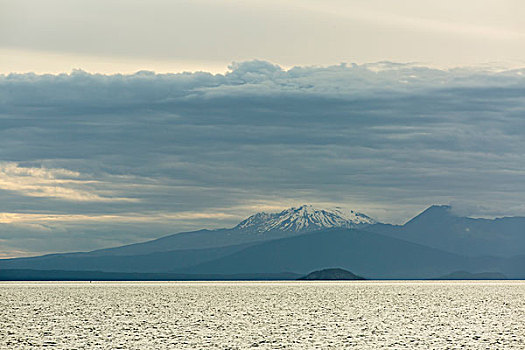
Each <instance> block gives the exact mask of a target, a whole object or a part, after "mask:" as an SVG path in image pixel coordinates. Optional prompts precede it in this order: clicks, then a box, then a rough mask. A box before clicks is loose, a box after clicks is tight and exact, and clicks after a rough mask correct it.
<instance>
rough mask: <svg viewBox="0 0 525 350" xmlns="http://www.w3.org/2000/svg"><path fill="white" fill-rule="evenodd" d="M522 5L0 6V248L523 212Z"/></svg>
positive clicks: (15, 251)
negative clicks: (354, 218)
mask: <svg viewBox="0 0 525 350" xmlns="http://www.w3.org/2000/svg"><path fill="white" fill-rule="evenodd" d="M523 10H525V4H523V2H521V1H501V0H500V1H479V0H478V1H470V0H465V1H461V2H457V1H455V2H452V1H441V2H439V3H437V2H434V1H432V2H431V1H421V0H419V1H409V0H404V1H395V2H394V1H309V0H302V1H293V0H292V1H287V2H282V1H280V2H277V1H272V0H266V1H242V2H241V1H220V0H215V1H201V0H195V1H158V0H154V1H148V2H142V1H103V2H102V1H98V0H95V1H54V0H51V1H46V2H41V1H25V0H18V1H4V0H0V257H14V256H29V255H36V254H43V253H50V252H65V251H86V250H92V249H97V248H103V247H110V246H116V245H121V244H126V243H132V242H139V241H145V240H148V239H153V238H157V237H160V236H163V235H166V234H170V233H175V232H181V231H187V230H193V229H201V228H219V227H231V226H234V225H235V224H236V223H237V222H239V221H240V220H241V219H243V218H244V217H246V216H249V215H251V214H253V213H254V212H257V211H261V210H265V211H277V210H281V209H284V208H287V207H290V206H298V205H301V204H305V203H310V204H315V205H318V206H336V205H339V206H344V207H347V208H351V209H354V210H358V211H361V212H364V213H366V214H368V215H370V216H372V217H374V218H376V219H378V220H380V221H383V222H390V223H403V222H405V221H406V220H408V219H409V218H411V217H413V216H414V215H416V214H417V213H418V212H420V211H422V210H423V209H425V207H427V206H429V205H431V204H451V205H452V207H453V208H454V210H456V212H457V213H458V214H461V215H469V216H474V217H498V216H512V215H521V216H525V204H524V203H523V198H525V181H523V179H524V175H525V155H523V149H525V138H524V137H523V134H524V132H525V118H524V111H525V99H524V98H523V96H525V22H523V21H522V20H521V18H522V17H523V16H522V15H523V13H524V11H523Z"/></svg>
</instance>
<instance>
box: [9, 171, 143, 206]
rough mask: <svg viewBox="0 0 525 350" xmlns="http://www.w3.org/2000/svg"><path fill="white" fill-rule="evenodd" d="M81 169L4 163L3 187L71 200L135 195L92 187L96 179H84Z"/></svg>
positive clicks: (28, 195) (32, 195)
mask: <svg viewBox="0 0 525 350" xmlns="http://www.w3.org/2000/svg"><path fill="white" fill-rule="evenodd" d="M80 176H81V174H80V173H79V172H76V171H71V170H67V169H46V168H42V167H39V168H35V167H20V166H18V164H17V163H13V162H8V163H0V190H4V191H14V192H18V193H20V194H21V195H23V196H27V197H45V198H58V199H63V200H68V201H89V202H115V201H134V200H135V199H133V198H122V197H103V196H101V195H99V194H97V193H94V192H92V191H89V190H82V189H78V188H77V187H88V186H89V185H90V184H96V182H97V181H94V180H80V179H78V178H79V177H80Z"/></svg>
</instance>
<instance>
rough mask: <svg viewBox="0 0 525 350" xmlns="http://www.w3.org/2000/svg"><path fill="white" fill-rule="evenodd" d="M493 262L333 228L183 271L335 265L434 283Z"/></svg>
mask: <svg viewBox="0 0 525 350" xmlns="http://www.w3.org/2000/svg"><path fill="white" fill-rule="evenodd" d="M491 263H492V260H490V259H489V260H487V261H484V260H482V259H477V260H473V259H469V258H466V257H462V256H459V255H456V254H452V253H447V252H444V251H440V250H437V249H433V248H429V247H425V246H422V245H419V244H415V243H411V242H407V241H403V240H399V239H395V238H391V237H386V236H383V235H379V234H376V233H371V232H363V231H358V230H349V229H332V230H325V231H320V232H314V233H311V234H305V235H300V236H295V237H289V238H283V239H279V240H274V241H270V242H264V243H260V244H257V245H255V246H251V247H248V248H245V249H243V250H242V251H239V252H236V253H233V254H232V255H229V256H225V257H222V258H219V259H217V260H214V261H211V262H208V263H204V264H200V265H198V266H196V267H193V268H188V269H185V270H184V271H185V272H187V273H189V272H191V273H247V272H250V273H274V272H284V271H290V272H295V273H308V272H310V271H312V270H318V269H321V268H327V267H334V266H336V267H340V268H343V269H348V270H350V271H352V272H354V273H356V274H358V275H360V276H363V277H365V278H431V277H436V276H440V275H443V274H445V273H450V272H451V271H457V270H469V271H473V272H476V271H483V270H484V271H486V270H487V266H486V265H490V264H491Z"/></svg>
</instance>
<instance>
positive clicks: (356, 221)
mask: <svg viewBox="0 0 525 350" xmlns="http://www.w3.org/2000/svg"><path fill="white" fill-rule="evenodd" d="M374 223H376V221H375V220H374V219H372V218H370V217H368V216H367V215H365V214H362V213H358V212H355V211H353V210H345V209H343V208H340V207H335V208H331V209H321V208H316V207H313V206H311V205H302V206H300V207H298V208H289V209H286V210H283V211H282V212H280V213H265V212H261V213H257V214H255V215H252V216H250V217H249V218H247V219H246V220H244V221H242V222H241V223H240V224H239V225H237V226H236V227H235V229H248V230H250V231H254V232H257V233H263V232H268V231H277V230H278V231H291V232H299V231H315V230H320V229H324V228H334V227H346V228H356V227H361V226H366V225H371V224H374Z"/></svg>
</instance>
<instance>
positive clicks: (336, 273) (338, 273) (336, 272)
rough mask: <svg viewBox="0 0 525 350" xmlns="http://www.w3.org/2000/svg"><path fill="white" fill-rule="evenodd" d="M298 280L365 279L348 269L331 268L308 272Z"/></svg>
mask: <svg viewBox="0 0 525 350" xmlns="http://www.w3.org/2000/svg"><path fill="white" fill-rule="evenodd" d="M297 280H300V281H354V280H365V278H364V277H361V276H358V275H355V274H353V273H352V272H350V271H347V270H344V269H339V268H332V269H323V270H319V271H314V272H310V273H309V274H308V275H306V276H303V277H299V278H298V279H297Z"/></svg>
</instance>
